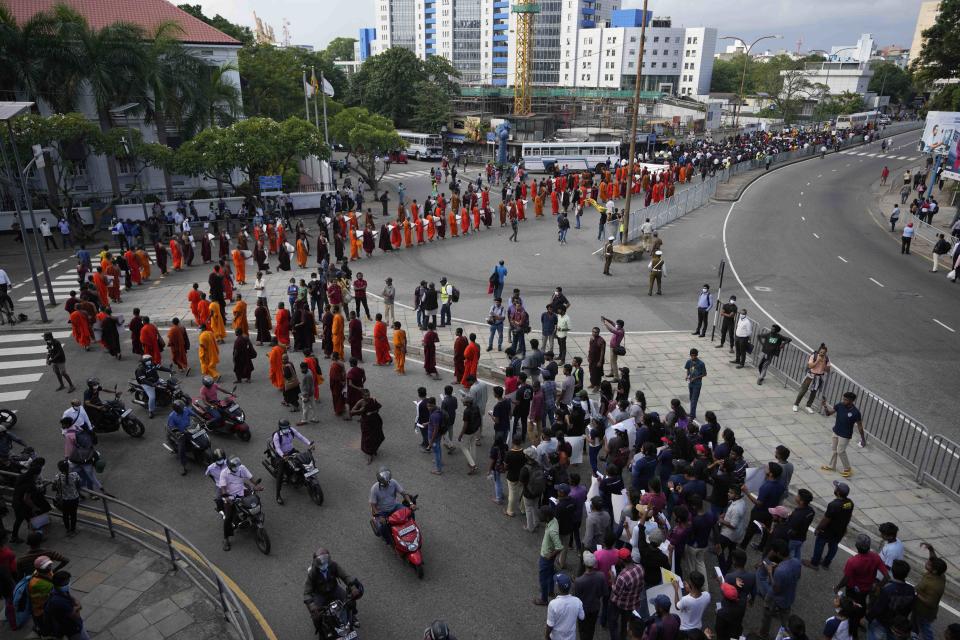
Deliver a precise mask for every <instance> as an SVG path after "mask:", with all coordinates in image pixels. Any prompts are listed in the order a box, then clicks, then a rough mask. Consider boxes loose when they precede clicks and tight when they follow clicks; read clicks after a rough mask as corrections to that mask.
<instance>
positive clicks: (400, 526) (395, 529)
mask: <svg viewBox="0 0 960 640" xmlns="http://www.w3.org/2000/svg"><path fill="white" fill-rule="evenodd" d="M416 504H417V496H410V499H409V500H406V499H405V500H404V501H403V506H402V507H400V508H399V509H397V510H396V511H394V512H393V513H391V514H390V515H389V516H387V525H388V527H389V528H390V539H391V541H392V542H393V550H394V552H396V554H397V555H398V556H400V558H402V559H403V560H406V561H407V562H409V563H410V564H411V565H412V566H413V570H414V571H415V572H416V573H417V578H420V579H421V580H422V579H423V554H422V552H421V550H420V548H421V546H422V545H423V540H422V538H421V537H420V526H419V525H418V524H417V521H416V520H414V517H413V508H411V507H413V506H414V505H416ZM370 528H372V529H373V534H374V535H375V536H377V537H380V521H379V518H370Z"/></svg>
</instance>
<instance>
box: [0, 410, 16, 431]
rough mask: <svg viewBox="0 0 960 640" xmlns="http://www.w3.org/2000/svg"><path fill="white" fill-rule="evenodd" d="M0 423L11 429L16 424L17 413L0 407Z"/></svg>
mask: <svg viewBox="0 0 960 640" xmlns="http://www.w3.org/2000/svg"><path fill="white" fill-rule="evenodd" d="M0 425H3V426H4V427H6V428H7V429H8V430H9V429H13V428H14V427H15V426H17V414H15V413H14V412H13V411H10V409H0Z"/></svg>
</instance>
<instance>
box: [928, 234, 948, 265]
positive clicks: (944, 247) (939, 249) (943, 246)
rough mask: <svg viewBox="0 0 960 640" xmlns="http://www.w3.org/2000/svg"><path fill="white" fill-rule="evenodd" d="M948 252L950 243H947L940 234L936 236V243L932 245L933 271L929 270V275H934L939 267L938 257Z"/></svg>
mask: <svg viewBox="0 0 960 640" xmlns="http://www.w3.org/2000/svg"><path fill="white" fill-rule="evenodd" d="M948 251H950V243H949V242H947V239H946V237H945V236H944V235H943V234H942V233H940V234H938V235H937V242H936V243H935V244H934V245H933V253H932V259H933V269H930V273H936V272H937V269H938V268H939V267H940V256H942V255H944V254H945V253H947V252H948Z"/></svg>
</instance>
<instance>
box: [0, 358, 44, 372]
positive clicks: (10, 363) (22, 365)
mask: <svg viewBox="0 0 960 640" xmlns="http://www.w3.org/2000/svg"><path fill="white" fill-rule="evenodd" d="M45 366H47V359H46V358H44V359H42V360H7V361H2V360H0V369H29V368H30V367H45Z"/></svg>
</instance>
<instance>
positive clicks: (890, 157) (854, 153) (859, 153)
mask: <svg viewBox="0 0 960 640" xmlns="http://www.w3.org/2000/svg"><path fill="white" fill-rule="evenodd" d="M840 155H845V156H864V157H868V158H885V159H887V160H910V159H911V158H910V156H898V155H894V154H892V153H870V152H869V151H849V150H847V151H841V152H840Z"/></svg>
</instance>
